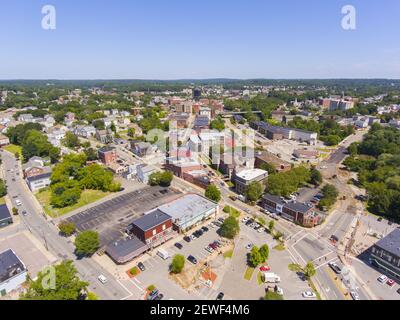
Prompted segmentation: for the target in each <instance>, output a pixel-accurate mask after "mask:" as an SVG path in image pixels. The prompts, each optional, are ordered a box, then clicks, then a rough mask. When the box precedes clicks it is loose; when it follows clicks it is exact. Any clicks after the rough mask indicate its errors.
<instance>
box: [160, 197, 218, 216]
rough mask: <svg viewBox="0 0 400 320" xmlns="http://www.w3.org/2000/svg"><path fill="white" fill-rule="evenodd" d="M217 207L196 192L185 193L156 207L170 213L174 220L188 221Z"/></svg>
mask: <svg viewBox="0 0 400 320" xmlns="http://www.w3.org/2000/svg"><path fill="white" fill-rule="evenodd" d="M217 207H218V204H216V203H215V202H212V201H210V200H208V199H206V198H204V197H202V196H199V195H197V194H187V195H184V196H183V197H181V198H179V199H177V200H175V201H172V202H170V203H168V204H165V205H163V206H160V207H158V210H160V211H162V212H164V213H166V214H168V215H170V216H171V217H172V219H173V221H174V222H176V221H179V220H180V221H183V222H184V221H185V220H187V221H190V220H191V219H193V218H195V217H197V216H199V215H201V214H203V213H205V212H207V211H209V210H212V209H215V208H217Z"/></svg>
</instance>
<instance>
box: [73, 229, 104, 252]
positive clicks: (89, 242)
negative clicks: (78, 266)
mask: <svg viewBox="0 0 400 320" xmlns="http://www.w3.org/2000/svg"><path fill="white" fill-rule="evenodd" d="M99 247H100V239H99V234H98V233H97V232H95V231H92V230H88V231H83V232H81V233H79V234H78V235H77V236H76V238H75V252H76V254H77V255H78V256H91V255H93V253H95V252H96V251H97V249H98V248H99Z"/></svg>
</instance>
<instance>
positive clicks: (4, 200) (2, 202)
mask: <svg viewBox="0 0 400 320" xmlns="http://www.w3.org/2000/svg"><path fill="white" fill-rule="evenodd" d="M5 203H6V199H4V197H1V198H0V205H2V204H5Z"/></svg>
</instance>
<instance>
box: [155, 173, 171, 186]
mask: <svg viewBox="0 0 400 320" xmlns="http://www.w3.org/2000/svg"><path fill="white" fill-rule="evenodd" d="M173 179H174V175H173V173H172V172H170V171H164V172H153V173H152V174H151V175H150V177H149V185H151V186H162V187H169V186H170V185H171V182H172V180H173Z"/></svg>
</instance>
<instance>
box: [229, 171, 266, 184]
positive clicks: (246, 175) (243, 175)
mask: <svg viewBox="0 0 400 320" xmlns="http://www.w3.org/2000/svg"><path fill="white" fill-rule="evenodd" d="M265 174H268V171H265V170H261V169H246V170H243V171H240V172H239V173H237V174H236V176H237V177H238V178H240V179H243V180H247V181H250V180H253V179H256V178H257V177H259V176H262V175H265Z"/></svg>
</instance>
